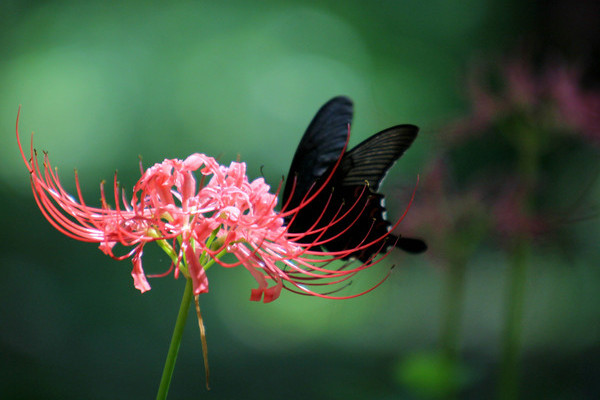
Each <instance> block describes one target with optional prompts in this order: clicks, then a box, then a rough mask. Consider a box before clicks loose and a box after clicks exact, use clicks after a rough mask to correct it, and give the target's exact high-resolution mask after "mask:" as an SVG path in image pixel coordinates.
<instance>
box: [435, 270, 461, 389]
mask: <svg viewBox="0 0 600 400" xmlns="http://www.w3.org/2000/svg"><path fill="white" fill-rule="evenodd" d="M465 275H466V262H465V260H464V259H454V260H450V262H449V263H448V265H447V270H446V277H445V278H446V279H445V288H444V296H443V302H444V304H443V305H442V307H443V315H442V327H441V333H440V345H441V352H442V357H443V358H444V360H445V362H447V363H448V365H449V367H450V371H451V374H452V375H451V377H450V379H452V381H453V382H449V384H450V386H449V390H448V392H447V395H446V398H447V399H455V398H457V394H458V382H457V381H456V379H457V377H458V373H459V348H460V343H459V342H460V327H461V316H462V308H463V300H464V287H465Z"/></svg>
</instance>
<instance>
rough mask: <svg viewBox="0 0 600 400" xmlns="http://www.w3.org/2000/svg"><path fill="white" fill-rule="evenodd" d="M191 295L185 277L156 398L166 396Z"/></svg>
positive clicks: (189, 282)
mask: <svg viewBox="0 0 600 400" xmlns="http://www.w3.org/2000/svg"><path fill="white" fill-rule="evenodd" d="M192 297H193V296H192V280H191V279H187V282H186V284H185V290H184V292H183V298H182V299H181V305H180V306H179V314H178V315H177V321H176V322H175V329H174V330H173V337H172V338H171V345H170V346H169V353H168V354H167V360H166V361H165V367H164V369H163V374H162V378H161V379H160V386H159V387H158V394H157V395H156V399H157V400H164V399H166V398H167V393H168V392H169V385H170V384H171V378H172V377H173V370H174V369H175V361H176V360H177V354H178V353H179V345H180V344H181V337H182V336H183V329H184V328H185V322H186V320H187V316H188V311H189V309H190V304H191V301H192Z"/></svg>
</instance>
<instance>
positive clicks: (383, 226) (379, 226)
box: [328, 124, 427, 262]
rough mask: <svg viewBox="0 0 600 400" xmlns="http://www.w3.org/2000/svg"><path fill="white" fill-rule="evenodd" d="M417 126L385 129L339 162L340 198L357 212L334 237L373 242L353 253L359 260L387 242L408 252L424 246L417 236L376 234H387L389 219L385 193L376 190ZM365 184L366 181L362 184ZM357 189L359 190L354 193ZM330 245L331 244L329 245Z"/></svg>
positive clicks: (383, 248) (340, 240)
mask: <svg viewBox="0 0 600 400" xmlns="http://www.w3.org/2000/svg"><path fill="white" fill-rule="evenodd" d="M418 132H419V128H418V127H416V126H414V125H408V124H407V125H397V126H393V127H391V128H388V129H385V130H383V131H381V132H379V133H376V134H375V135H373V136H371V137H370V138H368V139H366V140H365V141H363V142H362V143H360V144H359V145H357V146H356V147H354V148H353V149H352V150H350V151H349V152H347V153H346V154H344V156H343V158H342V161H341V163H340V167H339V169H340V174H341V175H340V178H341V188H340V189H341V190H340V192H341V193H342V194H341V196H342V197H343V202H344V203H348V204H354V207H355V208H356V209H358V210H361V211H360V212H356V213H352V214H353V215H351V216H350V217H351V218H350V219H349V222H350V223H351V224H352V225H351V226H350V227H343V226H342V228H344V229H345V232H347V234H346V233H344V234H343V235H342V236H340V237H339V238H338V239H336V240H335V242H337V243H335V242H334V243H332V244H333V245H334V246H335V245H338V246H339V245H341V244H342V243H345V244H344V245H345V246H348V245H350V246H352V245H354V246H360V245H361V243H362V244H364V243H370V242H373V245H371V246H369V247H367V248H365V249H363V250H362V251H359V252H357V253H356V254H354V256H355V257H357V258H358V259H360V260H361V261H363V262H365V261H367V260H368V259H369V258H370V257H371V256H372V255H373V254H375V253H379V252H383V251H386V249H387V248H388V247H389V245H391V244H393V243H395V244H396V246H397V247H398V248H400V249H402V250H404V251H407V252H410V253H421V252H423V251H425V250H426V249H427V246H426V245H425V242H423V241H422V240H420V239H409V238H404V237H399V238H398V237H396V236H393V235H389V239H391V240H390V241H389V242H388V243H387V244H386V243H384V242H381V241H377V238H380V237H384V236H386V235H387V234H388V230H389V228H390V226H391V223H390V222H389V221H387V220H386V210H385V197H384V196H383V195H382V194H380V193H377V190H378V189H379V186H380V185H381V182H382V181H383V179H384V178H385V175H386V173H387V171H388V170H389V169H390V168H391V166H392V165H393V164H394V163H395V162H396V160H398V159H399V158H400V157H401V156H402V155H403V154H404V152H405V151H406V150H407V149H408V148H409V147H410V146H411V144H412V143H413V141H414V140H415V138H416V137H417V133H418ZM365 184H366V185H367V186H366V187H365ZM357 193H362V194H359V195H357ZM328 247H331V246H328Z"/></svg>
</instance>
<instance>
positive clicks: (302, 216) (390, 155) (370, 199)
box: [283, 96, 427, 262]
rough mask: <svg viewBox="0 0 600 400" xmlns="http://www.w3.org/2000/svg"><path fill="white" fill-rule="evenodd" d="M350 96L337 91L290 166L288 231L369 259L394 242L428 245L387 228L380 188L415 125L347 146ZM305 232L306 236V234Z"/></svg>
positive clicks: (413, 247) (418, 247) (408, 247)
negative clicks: (397, 234)
mask: <svg viewBox="0 0 600 400" xmlns="http://www.w3.org/2000/svg"><path fill="white" fill-rule="evenodd" d="M352 115H353V107H352V101H351V100H350V99H348V98H347V97H343V96H339V97H335V98H333V99H331V100H330V101H329V102H327V103H326V104H325V105H324V106H323V107H321V109H320V110H319V111H318V112H317V114H316V115H315V117H314V118H313V120H312V122H311V123H310V125H309V127H308V128H307V130H306V132H305V134H304V136H303V137H302V140H301V141H300V144H299V145H298V149H297V150H296V154H295V155H294V159H293V161H292V165H291V167H290V172H289V174H288V178H287V181H286V186H285V188H284V192H283V204H285V205H286V209H288V210H289V209H293V208H295V207H298V206H299V205H300V204H301V203H303V202H306V200H307V199H311V198H312V199H311V201H310V202H308V203H307V204H304V205H303V206H302V207H298V211H297V213H295V215H291V216H288V217H286V219H287V223H288V231H289V232H291V233H298V234H300V235H301V236H300V239H299V240H300V241H301V242H303V243H316V244H315V246H314V247H315V248H320V247H321V246H322V247H324V248H325V249H327V250H328V251H330V252H336V251H344V250H347V249H353V248H358V249H357V251H356V252H353V253H352V254H351V256H353V257H356V258H358V259H359V260H361V261H362V262H367V261H368V260H370V259H371V258H372V257H373V256H374V255H377V254H378V253H381V252H386V251H387V249H388V248H389V246H390V245H396V247H398V248H400V249H403V250H405V251H408V252H411V253H420V252H423V251H425V250H426V248H427V246H426V245H425V243H424V242H423V241H421V240H419V239H409V238H404V237H396V236H394V235H391V234H389V232H388V231H389V229H390V227H391V223H390V222H389V221H387V220H386V211H385V204H384V200H385V199H384V196H383V194H381V193H378V192H377V190H378V189H379V186H380V184H381V182H382V180H383V178H384V177H385V174H386V173H387V171H388V169H389V168H390V167H391V166H392V165H393V163H394V162H395V161H396V160H397V159H398V158H400V156H402V154H404V151H406V149H408V147H409V146H410V145H411V144H412V142H413V141H414V139H415V138H416V136H417V133H418V128H417V127H416V126H414V125H397V126H394V127H391V128H388V129H385V130H383V131H381V132H379V133H377V134H375V135H373V136H371V137H370V138H368V139H367V140H365V141H364V142H362V143H360V144H359V145H357V146H356V147H354V148H353V149H352V150H350V151H345V147H346V143H347V141H348V135H349V126H350V123H351V122H352ZM303 233H305V235H304V236H302V234H303Z"/></svg>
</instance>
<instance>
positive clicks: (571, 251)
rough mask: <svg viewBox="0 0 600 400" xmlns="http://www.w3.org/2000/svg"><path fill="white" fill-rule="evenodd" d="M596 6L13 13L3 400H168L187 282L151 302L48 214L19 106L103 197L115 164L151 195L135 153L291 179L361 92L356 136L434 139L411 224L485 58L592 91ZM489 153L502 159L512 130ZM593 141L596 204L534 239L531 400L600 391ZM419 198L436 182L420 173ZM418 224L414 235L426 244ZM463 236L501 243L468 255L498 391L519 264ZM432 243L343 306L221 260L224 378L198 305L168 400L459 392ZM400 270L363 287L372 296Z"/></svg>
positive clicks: (1, 334)
mask: <svg viewBox="0 0 600 400" xmlns="http://www.w3.org/2000/svg"><path fill="white" fill-rule="evenodd" d="M542 4H543V5H542ZM598 9H599V7H598V5H597V4H596V2H594V1H591V0H590V1H587V2H586V1H575V2H571V1H568V2H567V1H558V0H555V1H548V2H528V1H508V0H467V1H460V2H449V1H445V0H432V1H422V0H399V1H386V2H367V1H346V2H337V1H332V0H321V1H310V0H307V1H264V2H245V1H226V2H211V1H203V2H200V1H199V2H191V1H188V2H186V1H172V2H164V3H163V2H143V1H122V2H106V1H87V2H79V1H69V0H65V1H44V2H38V1H11V0H3V1H2V2H1V3H0V127H1V129H0V132H2V135H0V156H1V160H2V167H1V168H0V192H1V195H0V204H1V209H2V210H4V211H3V223H2V228H3V229H2V230H1V233H0V235H1V236H2V240H1V242H0V243H1V246H2V250H1V251H0V260H1V261H0V397H1V398H5V399H36V398H40V399H84V398H85V399H108V398H111V399H114V398H127V399H147V398H152V397H154V396H155V393H156V390H157V388H158V383H159V379H160V375H161V372H162V367H163V362H164V359H165V357H166V352H167V349H168V345H169V340H170V337H171V333H172V328H173V324H174V321H175V318H176V314H177V310H178V307H179V302H180V299H181V295H182V292H183V287H184V282H183V281H182V280H179V281H175V280H174V279H172V277H167V278H162V279H153V280H151V281H150V283H151V285H152V290H151V291H150V292H147V293H145V294H143V295H141V294H140V293H139V292H138V291H137V290H136V289H135V288H134V287H133V282H132V279H131V276H130V270H131V264H130V263H129V261H123V262H117V261H114V260H112V259H110V258H108V257H106V256H104V255H103V254H102V253H101V252H100V251H99V250H98V249H97V248H96V246H94V245H91V244H85V243H80V242H75V241H73V240H70V239H68V238H66V237H64V236H63V235H61V234H59V233H58V232H57V231H55V230H54V229H53V228H52V227H51V226H50V225H49V224H48V223H47V222H46V221H45V220H44V218H43V216H42V215H41V213H40V212H39V210H38V209H37V207H36V205H35V202H34V200H33V198H32V195H31V191H30V187H29V178H28V174H27V172H26V169H25V168H24V165H23V163H22V160H21V159H20V155H19V153H18V149H17V146H16V140H15V135H14V125H15V119H16V114H17V109H18V106H19V105H22V109H21V122H20V130H21V132H22V137H23V139H24V141H25V143H29V133H30V132H32V131H33V132H35V147H36V148H37V149H40V150H41V149H43V150H46V151H48V152H49V154H50V157H51V160H52V161H53V163H54V165H55V166H57V167H58V168H59V172H60V176H61V178H62V180H63V183H64V184H65V186H66V187H67V189H69V190H71V191H73V190H74V189H75V186H74V181H73V172H72V171H73V168H76V169H77V170H78V173H79V176H80V180H81V184H82V187H83V188H84V197H85V198H86V199H87V201H88V203H91V204H93V203H94V202H95V201H96V200H99V197H100V192H99V186H98V184H99V182H100V181H101V180H102V179H105V180H107V181H110V180H111V179H112V176H113V173H114V171H115V169H118V171H119V180H120V182H121V183H122V184H123V185H124V186H126V187H129V188H131V187H132V186H133V184H134V183H135V181H136V179H137V177H139V166H138V157H139V156H142V158H143V163H144V165H145V166H149V165H152V164H153V163H155V162H159V161H162V160H163V159H164V158H175V157H177V158H184V157H186V156H187V155H189V154H190V153H192V152H203V153H206V154H208V155H212V156H218V157H219V158H220V160H221V161H223V163H228V162H229V161H232V160H236V159H237V158H238V157H239V158H240V159H241V160H243V161H245V162H246V163H247V164H248V172H249V175H250V177H252V178H255V177H259V176H261V175H263V176H265V178H266V179H267V181H268V182H269V183H270V184H271V185H272V187H277V185H278V183H279V181H280V180H281V177H282V175H284V174H286V173H287V170H288V168H289V163H290V161H291V158H292V156H293V153H294V151H295V148H296V146H297V143H298V141H299V139H300V137H301V135H302V133H303V131H304V129H305V128H306V126H307V125H308V123H309V121H310V119H311V118H312V116H313V115H314V113H315V112H316V110H317V109H318V107H320V106H321V105H322V104H323V103H324V102H325V101H327V100H328V99H329V98H331V97H333V96H335V95H338V94H346V95H348V96H350V97H351V98H352V99H353V100H354V102H355V108H356V115H355V120H354V125H353V136H352V141H351V145H354V144H356V143H359V142H360V141H361V140H363V139H365V138H366V137H368V136H369V135H371V134H373V133H375V132H376V131H378V130H381V129H383V128H386V127H389V126H391V125H394V124H398V123H413V124H416V125H419V126H420V127H421V135H420V136H419V138H418V140H417V141H416V142H415V144H414V145H413V147H412V148H411V149H410V151H409V152H407V154H406V155H405V156H404V157H403V158H402V160H401V162H399V163H398V164H397V165H396V166H395V167H394V168H393V170H392V171H391V172H390V174H389V175H388V177H387V179H386V182H385V184H384V187H383V191H384V192H385V193H387V194H388V201H387V204H388V207H389V209H390V215H392V216H395V217H396V218H397V217H398V216H399V215H400V214H401V212H402V210H403V209H404V206H405V205H406V201H407V199H408V196H409V194H410V190H411V189H412V188H413V187H414V185H415V183H416V176H417V174H419V173H421V174H423V173H424V171H427V170H428V168H429V165H430V164H431V162H432V159H433V155H434V153H436V152H438V151H440V150H444V143H447V142H445V141H444V140H440V138H441V137H443V136H444V135H445V134H446V133H447V131H448V129H449V128H446V127H448V126H452V123H453V121H456V120H461V119H462V118H463V117H465V116H466V115H468V113H469V112H470V111H471V106H470V105H469V101H468V99H467V97H468V96H467V94H466V89H465V88H466V83H465V82H466V81H467V80H468V79H467V75H468V73H469V71H470V67H469V66H470V65H473V63H474V60H494V59H495V58H502V57H504V56H505V55H507V54H512V55H513V56H514V55H517V57H518V55H519V54H523V52H524V51H525V52H527V53H528V54H529V57H528V58H530V59H531V60H538V59H541V58H544V57H546V55H550V56H554V57H559V58H560V59H561V60H565V62H569V63H573V64H575V65H577V66H578V68H579V69H580V70H581V75H582V84H583V85H585V86H586V88H590V90H593V89H594V87H595V88H598V87H599V86H598V78H599V76H598V69H597V67H598V66H599V63H598V59H599V57H598V56H599V55H600V53H599V51H598V49H599V48H600V46H599V42H598V40H599V38H600V35H599V32H598V23H597V22H598V20H600V18H599V14H598V11H599V10H598ZM524 49H525V50H524ZM492 62H493V61H492ZM483 143H484V147H485V148H487V150H488V151H491V154H495V156H496V158H493V159H502V157H503V154H504V153H502V150H498V151H495V150H494V146H495V144H496V142H495V141H494V140H491V139H490V140H487V141H486V140H484V141H483ZM583 147H584V148H586V149H585V150H582V149H581V147H577V146H575V147H569V152H568V154H569V156H568V157H564V158H562V159H561V161H560V162H556V163H554V170H557V171H560V172H562V175H561V178H560V179H561V180H562V181H566V182H571V183H572V182H575V184H573V185H571V186H567V187H569V188H570V192H569V193H567V194H572V196H568V195H567V196H564V197H565V198H566V199H567V200H565V201H564V202H563V203H561V204H562V205H564V204H568V203H569V201H568V200H569V199H570V200H574V201H576V200H577V199H579V198H581V197H582V196H580V195H583V197H585V200H582V201H581V203H578V207H579V206H580V205H581V204H583V207H584V208H585V207H587V208H588V210H587V211H591V212H584V213H579V214H578V215H576V216H575V217H578V216H582V215H584V216H585V218H574V219H578V222H572V223H570V224H568V225H566V226H565V229H566V231H567V234H565V235H567V236H568V240H567V239H564V240H562V239H561V240H558V244H556V241H554V242H553V243H554V244H551V245H548V244H546V245H542V246H536V247H534V248H533V250H532V251H531V256H530V258H529V266H528V269H527V279H526V291H525V303H524V304H525V306H524V319H523V321H524V325H523V331H522V352H521V358H520V359H521V369H520V372H519V381H520V389H521V393H522V398H553V399H584V398H586V399H587V398H597V397H599V396H600V383H599V381H598V380H597V377H598V376H599V375H600V361H598V360H599V359H600V358H599V356H600V341H599V340H600V307H599V305H600V303H599V301H600V269H599V268H598V265H599V263H600V251H599V249H598V248H599V246H598V240H597V239H598V237H599V234H600V220H599V219H598V215H597V214H594V212H593V211H594V207H596V211H597V206H598V202H599V199H600V188H599V182H598V180H597V179H595V174H594V171H596V175H597V171H598V159H597V154H598V153H593V151H592V152H590V151H589V149H587V147H589V146H583ZM558 150H559V153H560V150H561V149H560V148H559V149H558ZM580 150H581V154H582V155H581V156H579V154H580V153H578V151H580ZM456 154H459V155H458V156H459V157H463V158H461V160H462V161H463V168H462V170H472V169H474V168H476V166H473V165H474V164H469V162H468V161H465V160H468V159H469V158H468V152H467V154H466V155H465V152H463V153H460V152H458V153H456V152H454V153H453V156H456ZM465 157H466V158H465ZM465 165H466V167H465ZM470 165H471V167H469V166H470ZM459 178H460V176H459ZM580 181H581V182H580ZM578 183H581V184H578ZM420 185H427V182H423V176H421V183H420ZM425 187H426V186H425ZM582 188H584V189H582ZM558 190H559V189H557V191H558ZM561 193H562V192H561ZM562 194H564V193H562ZM563 200H564V199H563ZM419 201H420V198H419V193H417V199H416V200H415V204H416V205H417V204H418V203H419ZM559 201H560V200H559ZM561 211H563V212H565V209H564V208H563V209H561ZM566 211H567V212H568V211H569V209H568V208H567V209H566ZM410 218H411V216H410V214H409V216H408V217H407V225H406V226H407V228H406V229H409V230H410V231H411V232H409V233H413V234H415V233H419V228H418V224H417V223H416V222H415V221H416V220H415V221H413V222H415V223H412V224H411V223H410ZM401 231H402V230H401ZM402 232H404V231H402ZM450 236H452V235H451V233H450V234H449V237H448V240H452V238H451V237H450ZM567 236H564V235H562V236H561V235H559V236H555V237H554V238H556V237H558V238H559V239H560V238H565V237H567ZM426 239H427V238H426ZM467 242H469V243H480V242H482V244H481V245H478V246H476V248H475V249H474V250H473V251H472V253H470V257H469V260H468V262H467V266H466V268H467V269H466V274H465V277H466V278H465V285H466V286H465V289H464V307H463V311H462V315H461V317H460V318H459V322H458V323H459V325H460V341H459V343H460V359H461V363H462V364H461V365H462V367H461V371H462V372H461V379H460V388H459V397H460V398H468V399H483V398H490V397H492V396H493V394H494V392H495V386H496V382H497V375H498V369H499V360H500V355H499V353H500V341H501V332H502V324H503V309H504V304H505V292H506V288H505V287H506V280H507V259H509V258H510V257H509V255H508V254H507V253H506V252H505V251H503V250H502V249H501V246H496V245H495V244H494V243H493V241H492V240H481V239H480V238H476V237H473V238H467ZM149 247H150V246H149ZM149 247H147V249H148V250H147V251H146V254H145V258H144V267H145V269H146V270H147V271H148V272H155V273H158V272H161V271H164V270H165V269H166V268H168V265H169V260H168V258H167V257H166V256H164V254H161V252H160V251H158V250H156V251H155V252H152V251H150V249H149ZM436 254H437V256H438V257H439V254H440V253H439V251H438V252H436V249H435V248H432V249H431V254H430V255H423V256H409V255H405V254H400V252H397V253H396V252H395V253H393V259H392V261H390V264H392V263H393V264H396V268H395V269H394V271H393V273H392V275H391V277H390V278H389V279H388V281H387V282H386V283H385V284H384V285H382V286H381V287H379V288H378V289H377V290H375V291H373V292H371V293H369V294H368V295H366V296H362V297H360V298H356V299H353V300H347V301H332V300H323V299H318V298H309V297H304V296H297V295H295V294H292V293H287V292H286V293H283V294H282V296H281V298H280V299H279V300H277V301H276V302H274V303H271V304H261V303H253V302H249V301H248V298H249V295H250V289H251V288H252V287H254V282H253V280H252V278H251V277H250V276H249V274H248V273H247V272H246V271H245V270H242V269H234V270H224V269H219V268H213V269H211V270H210V271H209V274H208V276H209V280H210V285H211V286H210V293H208V294H206V295H202V297H201V305H202V307H203V315H204V319H205V324H206V325H207V330H208V332H207V335H208V345H209V348H208V354H209V360H210V365H211V386H212V389H211V391H210V392H206V389H205V388H204V371H203V362H202V352H201V345H200V338H199V334H198V327H197V324H196V323H195V321H194V315H193V314H190V320H189V321H188V325H187V327H186V331H185V333H184V338H183V343H182V346H181V351H180V356H179V359H178V362H177V366H176V369H175V374H174V378H173V382H172V384H171V392H170V396H169V398H172V399H196V398H208V397H210V398H213V399H241V398H243V399H284V398H288V399H307V398H308V399H353V398H357V399H358V398H361V399H362V398H368V399H421V398H430V397H436V396H438V395H440V394H444V393H445V389H444V387H445V386H444V383H443V381H444V378H443V377H440V375H443V374H444V371H443V368H442V371H441V372H440V368H438V367H439V365H438V364H436V361H435V360H436V351H437V350H436V349H438V347H439V336H440V329H441V328H440V325H441V323H440V320H441V313H442V310H443V298H442V291H443V290H442V288H443V286H444V284H443V280H444V273H443V271H442V270H441V268H440V266H439V263H438V262H437V261H438V260H439V258H438V259H436V257H435V255H436ZM442 256H443V254H442ZM381 273H382V270H381V269H380V270H379V271H374V272H373V275H372V276H370V277H369V276H367V279H366V280H364V281H362V280H360V279H357V280H356V282H355V284H354V285H353V286H354V287H355V288H353V289H360V288H361V287H365V288H366V287H368V285H369V284H370V283H372V281H369V279H371V278H373V279H377V277H379V276H381ZM361 285H362V286H361ZM440 382H442V383H440Z"/></svg>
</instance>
